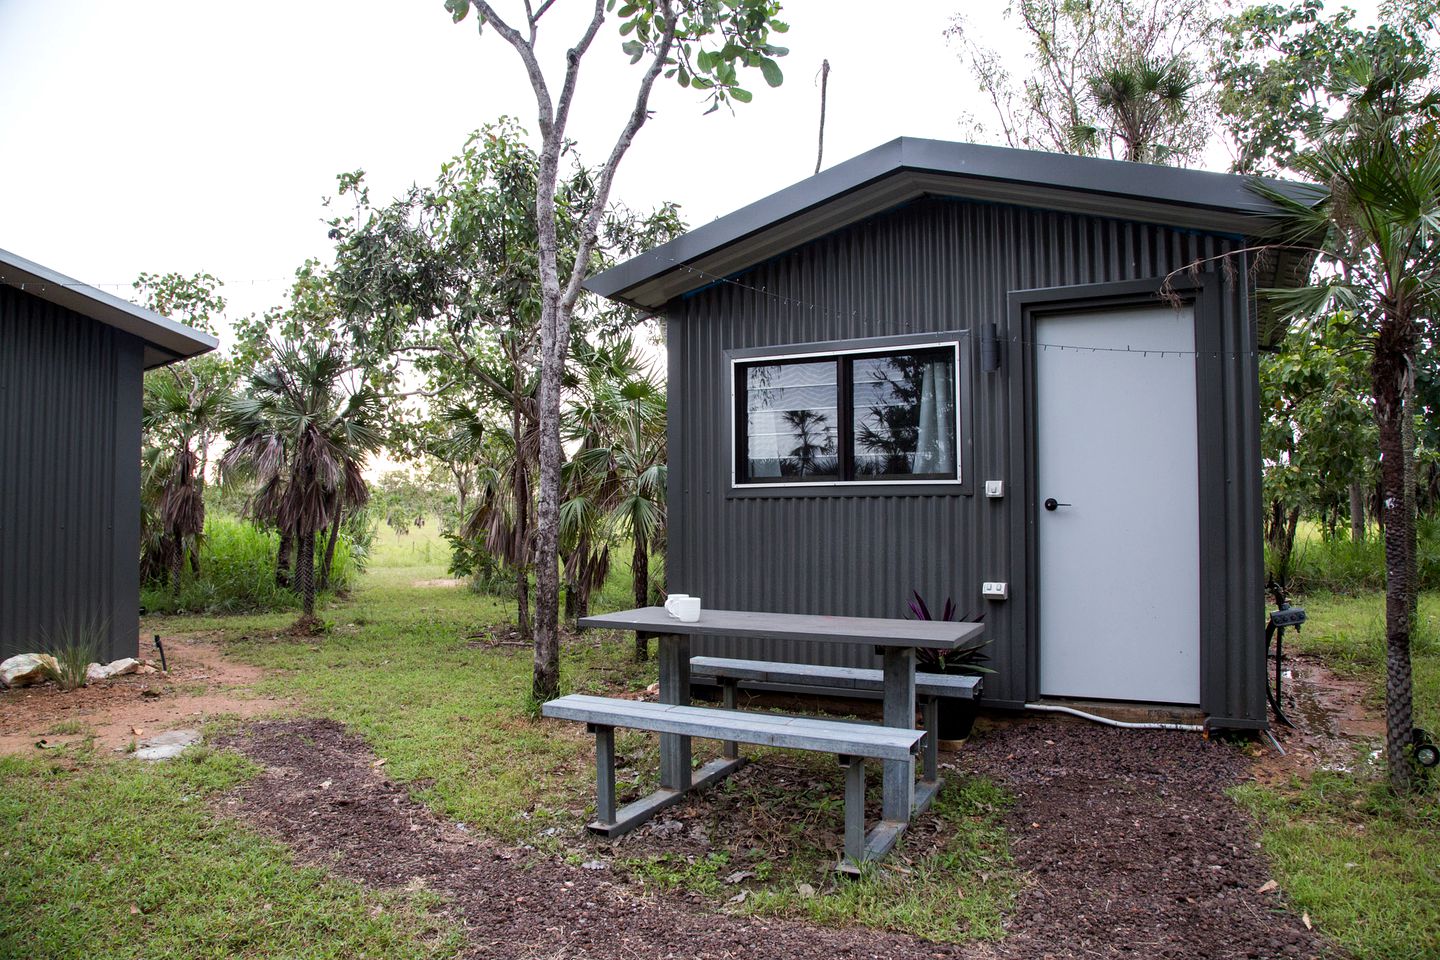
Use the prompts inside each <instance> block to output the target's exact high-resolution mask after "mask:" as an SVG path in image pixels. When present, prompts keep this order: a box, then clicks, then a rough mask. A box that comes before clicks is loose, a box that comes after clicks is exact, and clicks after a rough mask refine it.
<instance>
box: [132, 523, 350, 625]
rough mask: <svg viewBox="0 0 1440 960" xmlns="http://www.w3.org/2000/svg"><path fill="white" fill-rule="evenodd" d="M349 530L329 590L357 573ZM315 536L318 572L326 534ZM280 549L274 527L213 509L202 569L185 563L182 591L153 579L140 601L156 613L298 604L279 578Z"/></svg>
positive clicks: (249, 609)
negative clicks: (215, 511)
mask: <svg viewBox="0 0 1440 960" xmlns="http://www.w3.org/2000/svg"><path fill="white" fill-rule="evenodd" d="M349 536H350V534H349V531H347V530H346V529H345V527H343V526H342V527H341V531H340V539H339V540H338V541H337V542H336V544H335V562H334V566H333V567H332V568H331V573H330V590H329V591H327V593H329V594H333V593H338V592H343V591H345V590H347V589H349V588H350V587H351V586H352V585H353V584H354V581H355V577H356V575H357V574H358V573H359V568H358V565H357V563H356V558H355V556H354V554H353V553H352V550H351V543H350V539H349ZM315 539H316V545H315V546H316V550H315V552H316V560H315V564H316V565H315V569H316V574H317V576H318V574H319V569H320V562H321V559H322V558H323V556H324V549H325V538H324V537H319V536H317V537H316V538H315ZM279 551H280V535H279V534H278V533H276V532H275V531H273V530H263V529H261V528H260V527H258V526H256V525H255V524H253V523H250V522H249V521H245V520H240V519H237V518H235V517H226V516H213V515H212V516H211V517H210V518H209V519H207V520H206V521H205V538H204V541H203V542H202V544H201V547H200V573H199V574H198V575H196V574H195V573H194V571H192V570H191V569H189V568H188V567H187V568H186V570H185V575H184V576H183V577H182V578H181V583H180V592H179V594H178V595H176V594H175V592H174V591H172V590H171V589H170V588H169V586H168V585H167V584H165V583H163V582H152V583H149V584H147V585H146V586H145V587H144V589H143V590H142V591H141V594H140V602H141V603H142V604H143V605H144V606H145V608H146V609H147V610H149V611H151V612H154V613H244V612H258V611H269V610H288V609H291V608H295V607H298V606H299V605H300V598H299V597H298V596H296V594H295V593H294V592H293V591H291V590H290V589H288V588H286V587H281V586H277V585H276V583H275V557H276V555H277V554H278V553H279Z"/></svg>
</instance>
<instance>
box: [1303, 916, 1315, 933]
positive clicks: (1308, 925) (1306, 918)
mask: <svg viewBox="0 0 1440 960" xmlns="http://www.w3.org/2000/svg"><path fill="white" fill-rule="evenodd" d="M1300 922H1301V923H1303V924H1305V929H1306V930H1314V929H1315V926H1314V925H1313V924H1312V923H1311V922H1310V914H1308V913H1302V914H1300Z"/></svg>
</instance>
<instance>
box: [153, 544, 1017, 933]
mask: <svg viewBox="0 0 1440 960" xmlns="http://www.w3.org/2000/svg"><path fill="white" fill-rule="evenodd" d="M447 560H448V549H447V545H446V544H445V542H444V541H443V540H441V539H439V536H438V532H437V531H434V530H433V528H432V527H431V526H427V527H426V528H420V529H417V530H413V531H412V532H411V533H410V534H408V535H407V536H405V537H397V536H396V535H395V534H394V532H393V531H391V530H389V529H382V534H381V536H380V537H379V539H378V542H377V546H376V550H375V556H374V560H373V562H372V564H371V566H370V569H369V571H368V572H367V574H366V576H365V580H364V585H363V587H362V588H361V589H360V590H358V591H357V592H356V593H355V595H354V596H353V597H352V598H350V599H349V600H347V601H345V602H342V603H338V604H335V605H333V606H331V607H329V608H328V609H326V610H324V611H322V615H323V616H324V617H325V618H326V619H327V620H328V621H329V623H330V625H331V629H330V631H329V632H328V633H327V634H325V635H324V636H321V637H316V638H310V639H301V640H296V639H292V638H290V637H287V636H281V635H280V632H281V631H282V630H283V629H284V627H286V626H287V625H288V624H289V623H290V622H292V620H293V619H294V613H293V612H286V613H281V614H273V615H256V616H238V617H237V616H227V617H214V618H203V617H185V618H175V617H172V618H163V619H160V618H157V619H155V620H154V621H153V626H154V629H155V630H158V631H160V632H169V633H185V632H197V631H198V632H207V633H214V634H216V635H219V636H221V637H223V638H224V640H225V642H226V644H227V648H228V649H229V650H230V651H231V652H232V653H234V654H235V655H236V656H239V657H241V658H242V659H245V660H248V661H250V662H253V663H256V664H259V665H261V666H265V667H268V668H270V669H271V670H272V671H273V672H272V673H271V674H270V675H269V677H268V679H266V680H265V681H263V683H262V689H264V691H265V692H267V693H275V694H278V695H282V696H286V697H291V698H294V699H296V700H297V701H298V702H299V703H300V705H301V709H302V710H303V711H305V712H307V713H313V714H317V715H323V716H327V717H332V718H334V719H337V720H340V721H341V722H343V723H345V724H347V725H349V726H350V727H351V728H352V729H354V730H356V731H357V732H358V733H360V734H361V735H362V736H364V737H365V739H366V740H367V741H368V742H369V743H370V744H371V746H372V747H373V748H374V750H375V751H376V753H378V754H379V755H380V756H382V757H384V758H385V759H386V762H387V766H386V771H387V774H388V775H389V776H390V777H392V778H394V779H395V780H397V781H398V782H404V783H409V784H411V785H412V793H413V795H414V796H416V797H417V798H418V799H420V800H422V801H423V802H425V803H426V804H427V805H429V806H430V807H431V808H432V809H434V810H435V811H436V812H437V813H439V814H441V815H442V816H444V817H447V818H450V819H453V820H458V821H461V822H463V823H466V824H467V825H471V826H475V827H479V828H481V829H483V830H484V831H486V832H487V833H489V834H491V835H493V836H497V837H500V838H502V839H505V840H508V841H511V842H528V843H532V844H535V845H536V846H538V847H541V848H542V849H547V850H552V851H554V852H557V853H563V854H566V855H568V856H569V857H571V858H572V859H576V860H577V861H578V860H580V859H588V858H590V857H593V856H594V855H595V854H594V852H593V851H592V850H590V849H587V848H584V847H580V848H577V846H576V845H577V844H579V843H583V841H577V840H575V837H576V836H578V834H579V827H580V825H581V824H582V823H583V822H584V821H585V820H586V819H588V818H589V817H590V816H591V815H593V788H594V769H593V762H594V761H593V741H592V738H591V737H590V736H589V735H588V734H586V733H585V731H584V730H583V728H581V727H579V726H578V725H575V724H565V723H554V722H541V721H538V720H537V719H535V717H534V711H533V705H532V704H530V703H529V688H530V673H531V659H530V652H529V650H528V649H527V648H523V647H513V646H501V647H494V646H487V642H488V640H487V638H488V637H489V636H490V631H489V628H490V627H492V626H494V625H497V624H506V623H509V622H513V618H514V615H513V601H510V600H507V599H502V598H497V597H490V596H482V595H477V594H475V593H473V592H471V591H469V590H467V589H465V588H463V587H454V586H433V585H428V584H429V583H430V582H431V581H435V580H441V579H443V578H445V577H446V575H447V574H446V570H445V564H446V562H447ZM629 582H630V580H629V558H628V557H620V558H617V559H616V561H615V562H614V565H613V567H612V575H611V577H610V580H609V581H608V582H607V584H606V587H605V590H604V591H603V593H602V595H601V596H600V597H598V598H597V599H596V601H595V604H594V607H595V609H596V610H597V611H601V610H607V609H621V608H624V607H628V606H630V605H631V601H630V588H629ZM633 647H634V644H633V640H632V639H631V638H630V636H629V635H625V636H618V635H617V636H614V637H599V636H597V635H594V634H591V633H586V634H582V635H581V636H579V637H578V638H574V639H571V640H569V641H567V643H566V644H565V645H564V655H563V663H562V687H563V689H564V690H565V691H566V692H571V691H580V692H585V691H590V692H602V691H605V692H611V693H613V692H615V691H617V690H630V691H639V690H643V689H644V687H645V686H647V685H648V684H650V683H653V682H654V681H655V679H656V675H655V667H654V663H653V661H652V662H650V663H647V664H635V663H633V662H632V659H631V654H632V651H633ZM708 749H709V750H710V752H715V751H718V745H708ZM706 750H707V747H706V746H702V745H701V744H699V743H697V750H696V753H697V757H698V758H702V759H703V758H706V757H708V756H710V753H709V752H706ZM617 752H618V753H620V754H621V755H623V756H626V757H628V758H629V763H628V765H627V766H625V767H623V768H622V771H621V777H620V782H619V788H620V790H621V792H622V800H624V799H628V798H629V797H633V796H638V795H640V794H643V793H646V792H649V791H650V790H652V789H654V788H655V786H656V785H657V784H656V781H657V779H658V764H659V761H658V754H657V748H656V743H655V738H654V737H649V736H646V735H643V734H640V733H635V732H628V733H627V732H625V731H621V732H620V733H619V736H618V738H617ZM767 753H771V752H769V751H751V752H750V754H749V755H751V756H754V757H761V758H764V757H765V755H766V754H767ZM783 760H784V762H785V763H787V764H789V765H791V766H792V767H794V768H795V769H796V770H797V771H798V775H803V776H804V777H806V778H809V781H810V782H812V783H813V784H815V789H814V790H813V793H810V792H807V793H806V794H804V795H797V794H796V793H795V791H794V790H793V789H791V790H789V791H788V792H787V791H786V790H784V789H781V790H778V791H776V792H773V793H769V792H768V791H769V790H770V787H768V786H761V785H760V783H761V781H762V780H763V778H759V777H757V778H755V780H754V781H753V783H754V784H755V785H754V786H747V785H743V784H736V783H727V784H725V785H723V786H722V787H721V788H720V791H719V793H718V794H717V797H716V804H715V806H716V808H717V809H722V808H725V807H727V806H728V807H730V808H739V809H752V808H754V807H755V806H756V805H757V804H760V805H765V806H766V807H768V808H769V809H778V810H792V811H797V810H798V813H797V815H796V816H795V817H794V818H793V819H792V820H790V821H787V822H783V823H777V824H775V825H773V828H774V830H776V831H777V832H778V834H779V835H782V836H783V837H784V839H785V844H784V847H785V850H786V854H785V856H783V857H779V858H776V857H774V854H775V850H774V849H762V848H759V847H757V848H755V849H745V850H737V851H733V852H731V851H724V850H717V852H715V853H712V854H711V855H708V856H702V857H698V858H697V857H694V856H689V855H686V854H683V853H680V854H675V853H670V854H659V855H653V856H652V855H641V856H634V855H628V854H626V853H623V852H622V853H619V854H617V856H616V858H615V860H614V863H613V865H614V866H615V868H616V869H617V870H620V871H621V872H623V873H626V874H628V875H630V876H631V877H632V878H634V879H636V880H638V881H639V882H641V883H643V884H646V885H653V886H657V887H661V888H675V887H680V888H684V889H686V890H689V891H693V892H696V893H699V894H701V895H703V896H706V897H709V898H711V899H713V900H714V901H715V902H716V903H717V904H718V903H723V902H724V901H726V900H729V899H730V898H731V897H732V896H734V895H735V894H736V890H737V889H738V888H737V887H735V886H733V885H728V884H725V883H724V882H723V880H722V878H723V877H725V876H728V875H731V874H733V873H734V872H736V871H744V872H747V873H748V874H750V876H748V877H747V881H748V882H747V883H746V889H747V890H748V893H747V896H746V898H745V899H744V901H743V902H742V903H740V904H736V905H734V907H733V908H734V909H743V910H749V911H755V912H761V913H766V914H772V915H789V916H808V917H813V918H815V919H819V920H827V921H830V922H835V923H861V924H869V925H873V926H876V927H881V928H885V929H894V930H906V931H910V932H914V933H919V934H922V935H925V936H928V937H931V938H932V939H937V940H942V941H944V940H949V941H963V940H967V939H978V938H993V937H998V936H999V935H1000V933H1001V918H1002V916H1003V911H1004V908H1005V906H1006V905H1007V904H1008V903H1009V901H1010V899H1011V897H1012V896H1013V893H1014V890H1015V879H1014V877H1013V874H1012V872H1011V871H1010V870H1009V869H1008V865H1009V858H1008V852H1007V851H1006V849H1005V834H1004V831H1003V829H1002V828H1001V826H1000V824H999V818H1000V814H1001V812H1002V811H1003V809H1004V806H1005V804H1006V803H1007V800H1006V798H1005V797H1004V796H1003V795H1002V794H1001V793H1000V791H998V790H997V789H996V788H995V787H994V786H993V785H991V784H989V783H987V782H984V781H970V782H965V783H961V784H956V785H954V786H952V787H951V788H950V789H949V790H948V791H947V793H946V794H945V795H942V797H941V799H940V800H939V801H938V802H937V806H936V815H937V817H938V818H939V819H940V821H941V824H942V833H943V836H942V837H941V839H940V840H939V841H938V842H936V843H934V844H932V845H931V846H929V847H927V848H926V849H925V850H924V851H922V852H920V853H919V854H918V855H917V859H916V862H915V863H914V864H912V865H911V866H910V867H908V868H907V869H910V870H912V871H913V872H912V873H911V874H909V875H904V874H899V873H897V872H895V871H891V870H884V869H882V870H876V871H874V872H872V873H871V874H870V875H868V876H867V877H865V878H864V879H863V880H862V881H861V882H859V883H846V884H836V883H834V882H833V870H832V867H833V864H834V857H835V852H834V849H833V847H831V846H827V845H826V841H834V842H838V838H839V837H840V836H841V833H842V830H843V816H842V812H841V811H842V806H841V798H842V797H843V795H844V790H843V774H842V772H841V770H840V768H839V767H838V765H836V764H835V763H834V760H833V758H829V757H816V756H811V755H797V754H784V755H783ZM767 762H769V761H768V760H767V759H761V763H762V764H763V763H767ZM871 779H872V780H873V781H876V782H874V783H873V784H872V788H873V789H874V790H875V791H876V793H877V796H878V790H879V783H878V779H879V778H878V777H872V778H871ZM952 779H954V778H952ZM756 790H760V791H767V795H766V796H751V795H748V794H747V791H749V792H753V791H756ZM742 794H743V795H742ZM552 828H554V829H552ZM716 829H717V833H716V835H717V836H719V835H720V834H719V832H718V831H720V830H721V829H723V827H720V826H717V828H716ZM717 846H718V845H717ZM622 850H623V848H622ZM807 888H808V889H807ZM811 889H813V891H814V892H813V894H812V893H811V892H810V891H811Z"/></svg>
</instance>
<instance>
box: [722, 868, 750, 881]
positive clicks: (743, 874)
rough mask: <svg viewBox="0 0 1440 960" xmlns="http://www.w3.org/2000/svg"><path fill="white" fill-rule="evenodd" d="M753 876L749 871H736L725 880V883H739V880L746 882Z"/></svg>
mask: <svg viewBox="0 0 1440 960" xmlns="http://www.w3.org/2000/svg"><path fill="white" fill-rule="evenodd" d="M753 876H755V874H754V873H753V872H751V871H749V870H736V871H735V872H734V873H732V874H730V876H728V877H726V878H725V882H726V883H739V882H740V881H741V880H748V879H749V878H750V877H753Z"/></svg>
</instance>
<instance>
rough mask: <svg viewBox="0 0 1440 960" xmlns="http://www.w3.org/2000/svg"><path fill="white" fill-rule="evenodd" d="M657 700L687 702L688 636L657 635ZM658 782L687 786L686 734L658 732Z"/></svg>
mask: <svg viewBox="0 0 1440 960" xmlns="http://www.w3.org/2000/svg"><path fill="white" fill-rule="evenodd" d="M660 702H661V703H674V704H681V705H688V704H689V703H690V638H689V637H685V636H678V635H676V634H673V633H665V634H661V635H660ZM660 786H661V788H663V789H670V790H679V791H681V792H682V793H683V792H684V791H686V790H689V789H690V738H689V737H685V736H681V735H680V734H678V733H662V734H660Z"/></svg>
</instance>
